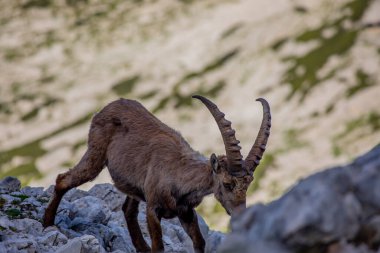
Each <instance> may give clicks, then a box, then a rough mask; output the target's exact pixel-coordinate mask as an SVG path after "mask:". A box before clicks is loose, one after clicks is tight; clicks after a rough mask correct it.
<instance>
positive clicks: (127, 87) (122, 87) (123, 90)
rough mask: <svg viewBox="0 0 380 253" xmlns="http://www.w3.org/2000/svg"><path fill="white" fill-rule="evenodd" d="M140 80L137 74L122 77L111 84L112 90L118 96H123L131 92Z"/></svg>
mask: <svg viewBox="0 0 380 253" xmlns="http://www.w3.org/2000/svg"><path fill="white" fill-rule="evenodd" d="M139 80H140V76H139V75H135V76H133V77H130V78H126V79H123V80H121V81H119V82H117V83H116V84H114V85H113V86H112V90H113V91H114V92H116V94H117V95H119V96H125V95H127V94H129V93H131V92H132V91H133V89H134V87H135V86H136V84H137V82H138V81H139Z"/></svg>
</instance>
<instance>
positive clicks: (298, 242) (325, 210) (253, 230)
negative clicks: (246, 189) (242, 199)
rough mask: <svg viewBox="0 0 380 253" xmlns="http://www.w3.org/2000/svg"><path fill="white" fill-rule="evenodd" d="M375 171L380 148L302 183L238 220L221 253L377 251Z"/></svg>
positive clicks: (379, 177) (378, 181)
mask: <svg viewBox="0 0 380 253" xmlns="http://www.w3.org/2000/svg"><path fill="white" fill-rule="evenodd" d="M379 172H380V145H378V146H377V147H376V148H374V149H373V150H371V151H370V152H369V153H367V154H365V155H363V156H361V157H360V158H358V159H356V160H355V161H354V162H353V163H351V164H349V165H347V166H344V167H335V168H332V169H328V170H325V171H323V172H319V173H316V174H314V175H312V176H310V177H308V178H306V179H304V180H301V181H300V182H299V183H298V184H297V185H295V186H294V187H293V188H292V189H290V191H289V192H288V193H286V194H285V195H283V196H282V197H281V198H279V199H278V200H276V201H273V202H271V203H270V204H268V205H262V204H260V205H254V206H252V207H250V208H248V209H247V210H246V211H245V212H244V213H243V214H241V215H239V216H238V217H236V219H234V220H233V221H232V225H231V226H232V233H231V234H229V235H228V236H227V238H226V240H225V241H224V242H223V243H222V245H221V247H220V252H221V253H226V252H242V253H244V252H250V253H254V252H268V253H272V252H273V253H285V252H319V253H325V252H326V253H343V252H353V253H356V252H357V253H359V252H363V253H364V252H366V253H375V252H378V250H379V249H380V247H379V246H380V194H379V193H380V173H379ZM237 248H238V249H239V250H238V251H236V249H237Z"/></svg>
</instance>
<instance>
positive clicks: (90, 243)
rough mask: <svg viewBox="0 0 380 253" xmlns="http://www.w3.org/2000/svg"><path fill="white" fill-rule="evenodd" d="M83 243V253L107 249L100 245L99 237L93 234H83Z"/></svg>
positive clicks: (99, 252)
mask: <svg viewBox="0 0 380 253" xmlns="http://www.w3.org/2000/svg"><path fill="white" fill-rule="evenodd" d="M79 239H80V241H81V243H82V251H81V253H103V252H105V250H104V249H103V247H102V246H101V245H100V243H99V241H98V239H96V238H95V237H94V236H92V235H83V236H81V237H80V238H79Z"/></svg>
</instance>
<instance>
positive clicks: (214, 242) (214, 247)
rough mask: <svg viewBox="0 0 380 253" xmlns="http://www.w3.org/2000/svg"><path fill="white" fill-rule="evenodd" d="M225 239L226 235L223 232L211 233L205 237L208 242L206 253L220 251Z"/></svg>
mask: <svg viewBox="0 0 380 253" xmlns="http://www.w3.org/2000/svg"><path fill="white" fill-rule="evenodd" d="M224 238H225V234H223V233H221V232H214V231H212V232H210V234H209V235H208V236H207V237H205V240H206V248H205V252H206V253H216V252H217V251H218V248H219V245H220V244H221V243H222V241H223V240H224Z"/></svg>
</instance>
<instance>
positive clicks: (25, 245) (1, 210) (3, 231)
mask: <svg viewBox="0 0 380 253" xmlns="http://www.w3.org/2000/svg"><path fill="white" fill-rule="evenodd" d="M52 190H53V188H52V187H50V188H48V189H46V190H44V189H43V188H42V187H24V188H22V189H20V181H18V180H17V179H16V178H12V177H7V178H5V179H3V180H2V181H0V193H1V194H0V252H10V253H11V252H14V253H16V252H25V253H26V252H28V253H29V252H59V253H103V252H115V253H116V252H118V253H121V252H135V249H134V247H133V245H132V242H131V239H130V236H129V233H128V230H127V227H126V222H125V219H124V216H123V213H122V211H121V206H122V204H123V202H124V200H125V195H123V194H121V193H120V192H118V191H117V190H116V189H115V188H114V187H113V186H112V185H110V184H98V185H95V186H94V187H93V188H91V189H90V190H89V191H82V190H77V189H73V190H71V191H70V192H68V193H67V194H66V196H65V197H64V199H63V201H62V203H61V205H60V207H59V209H58V213H57V217H56V220H55V224H56V226H52V227H48V228H46V229H43V227H42V224H41V219H42V216H43V213H44V210H45V208H46V205H47V202H48V200H49V198H50V196H51V193H52ZM144 207H145V205H141V206H140V213H139V216H138V219H139V222H140V225H141V229H142V232H143V235H144V237H145V239H146V240H147V241H148V242H149V235H148V231H147V225H146V222H145V210H144V209H145V208H144ZM199 222H200V226H201V230H202V233H203V235H204V237H205V238H206V240H207V246H206V247H207V251H206V252H215V251H216V246H217V245H219V243H220V241H221V240H222V239H223V238H224V235H223V234H222V233H219V232H214V231H210V230H209V229H208V226H207V225H206V223H205V222H204V221H203V219H202V217H200V216H199ZM161 224H162V228H163V234H164V236H163V240H164V244H165V248H166V251H167V252H184V253H185V252H193V249H192V241H191V239H190V238H189V237H188V236H187V234H186V233H185V232H184V230H183V229H182V227H181V225H180V223H179V221H178V220H177V219H172V220H163V221H162V222H161Z"/></svg>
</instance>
